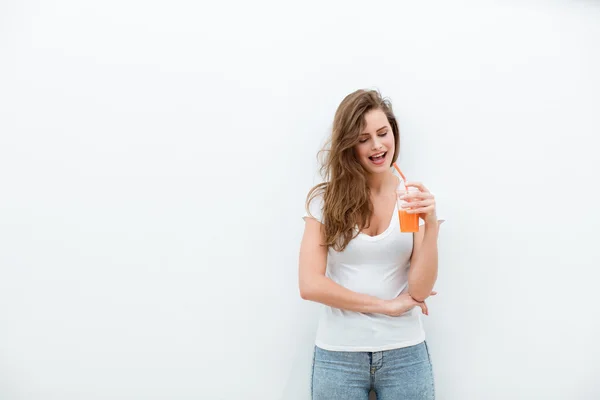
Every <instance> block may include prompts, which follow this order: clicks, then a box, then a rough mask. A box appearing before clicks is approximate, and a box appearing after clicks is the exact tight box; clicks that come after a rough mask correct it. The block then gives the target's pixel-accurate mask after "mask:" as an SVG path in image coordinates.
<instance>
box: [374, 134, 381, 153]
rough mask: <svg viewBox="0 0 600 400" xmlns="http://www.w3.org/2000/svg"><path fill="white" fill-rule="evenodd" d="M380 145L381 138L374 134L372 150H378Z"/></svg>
mask: <svg viewBox="0 0 600 400" xmlns="http://www.w3.org/2000/svg"><path fill="white" fill-rule="evenodd" d="M382 147H383V145H382V144H381V139H380V138H379V136H375V140H373V150H379V149H380V148H382Z"/></svg>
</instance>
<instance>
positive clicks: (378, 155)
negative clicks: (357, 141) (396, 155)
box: [371, 151, 385, 157]
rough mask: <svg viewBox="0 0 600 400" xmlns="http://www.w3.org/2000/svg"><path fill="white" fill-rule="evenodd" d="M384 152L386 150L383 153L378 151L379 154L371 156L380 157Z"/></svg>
mask: <svg viewBox="0 0 600 400" xmlns="http://www.w3.org/2000/svg"><path fill="white" fill-rule="evenodd" d="M384 154H385V151H384V152H383V153H378V154H375V155H372V156H371V157H380V156H382V155H384Z"/></svg>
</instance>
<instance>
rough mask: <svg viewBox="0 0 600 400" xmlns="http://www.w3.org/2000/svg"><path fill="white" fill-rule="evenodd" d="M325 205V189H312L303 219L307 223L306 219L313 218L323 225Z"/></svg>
mask: <svg viewBox="0 0 600 400" xmlns="http://www.w3.org/2000/svg"><path fill="white" fill-rule="evenodd" d="M324 204H325V202H324V188H314V189H312V190H311V191H310V192H309V193H308V195H307V197H306V203H305V213H304V216H303V219H304V220H305V221H306V218H313V219H316V220H317V221H319V222H321V223H323V206H324Z"/></svg>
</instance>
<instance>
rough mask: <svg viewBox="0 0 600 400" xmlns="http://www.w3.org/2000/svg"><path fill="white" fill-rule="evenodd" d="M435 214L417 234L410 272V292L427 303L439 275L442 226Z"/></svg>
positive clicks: (418, 299)
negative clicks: (439, 235) (438, 242)
mask: <svg viewBox="0 0 600 400" xmlns="http://www.w3.org/2000/svg"><path fill="white" fill-rule="evenodd" d="M442 222H443V220H440V221H438V220H437V217H436V215H435V214H433V216H432V218H430V219H428V220H427V221H425V225H421V226H420V227H419V232H415V234H414V241H413V253H412V256H411V259H410V269H409V271H408V292H409V293H410V295H411V297H412V298H413V299H415V300H416V301H425V299H426V298H427V297H428V296H429V294H430V293H431V290H432V289H433V285H434V284H435V281H436V279H437V274H438V247H437V239H438V233H439V229H440V225H441V224H442Z"/></svg>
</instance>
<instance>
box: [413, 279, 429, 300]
mask: <svg viewBox="0 0 600 400" xmlns="http://www.w3.org/2000/svg"><path fill="white" fill-rule="evenodd" d="M431 290H432V288H431V287H426V286H424V285H411V284H410V283H409V284H408V294H410V297H412V298H413V299H414V300H415V301H418V302H419V303H422V302H424V301H425V300H426V299H427V298H428V297H429V296H430V295H431Z"/></svg>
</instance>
